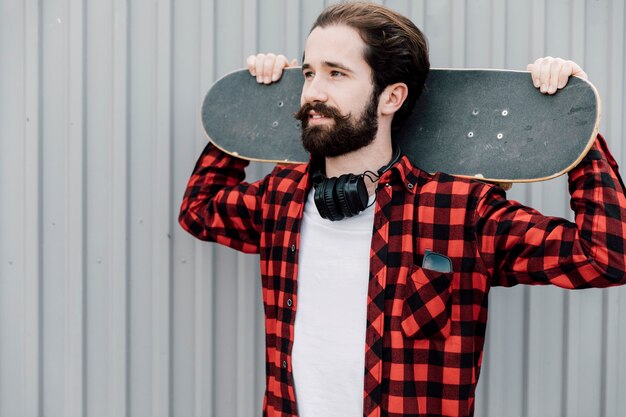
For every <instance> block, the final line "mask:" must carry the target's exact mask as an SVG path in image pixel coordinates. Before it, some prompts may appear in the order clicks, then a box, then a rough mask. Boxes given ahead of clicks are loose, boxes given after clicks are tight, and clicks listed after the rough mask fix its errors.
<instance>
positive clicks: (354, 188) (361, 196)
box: [344, 175, 369, 215]
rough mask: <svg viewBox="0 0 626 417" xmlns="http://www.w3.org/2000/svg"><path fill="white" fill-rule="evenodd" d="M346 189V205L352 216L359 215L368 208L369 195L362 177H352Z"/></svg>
mask: <svg viewBox="0 0 626 417" xmlns="http://www.w3.org/2000/svg"><path fill="white" fill-rule="evenodd" d="M344 189H345V191H344V195H345V199H346V203H347V206H348V207H349V210H350V212H351V213H352V215H355V214H359V213H360V212H362V211H363V210H365V209H366V208H367V202H368V200H369V195H368V193H367V187H366V186H365V181H364V180H363V177H362V176H360V175H350V178H349V181H347V182H346V186H345V187H344Z"/></svg>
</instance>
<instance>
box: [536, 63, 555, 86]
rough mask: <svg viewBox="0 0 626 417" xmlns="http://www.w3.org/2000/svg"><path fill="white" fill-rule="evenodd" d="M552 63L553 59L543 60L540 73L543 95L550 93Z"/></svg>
mask: <svg viewBox="0 0 626 417" xmlns="http://www.w3.org/2000/svg"><path fill="white" fill-rule="evenodd" d="M552 62H553V58H552V57H546V58H544V59H542V60H541V65H540V73H539V91H541V92H542V93H547V92H548V85H549V84H550V67H551V66H552Z"/></svg>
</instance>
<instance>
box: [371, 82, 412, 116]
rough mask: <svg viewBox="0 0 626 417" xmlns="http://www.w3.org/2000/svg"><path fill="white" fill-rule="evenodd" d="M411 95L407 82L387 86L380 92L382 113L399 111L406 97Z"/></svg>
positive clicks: (387, 113)
mask: <svg viewBox="0 0 626 417" xmlns="http://www.w3.org/2000/svg"><path fill="white" fill-rule="evenodd" d="M408 95H409V88H408V87H407V86H406V84H405V83H395V84H391V85H388V86H387V87H385V89H384V90H383V92H382V93H381V94H380V100H379V102H378V106H379V107H378V108H379V110H380V113H381V114H382V115H390V114H394V113H395V112H397V111H398V110H399V109H400V107H402V104H403V103H404V100H406V97H407V96H408Z"/></svg>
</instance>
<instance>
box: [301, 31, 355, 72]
mask: <svg viewBox="0 0 626 417" xmlns="http://www.w3.org/2000/svg"><path fill="white" fill-rule="evenodd" d="M364 49H365V44H364V42H363V40H362V39H361V36H360V35H359V34H358V32H357V31H356V30H355V29H353V28H351V27H348V26H344V25H333V26H328V27H316V28H315V29H313V30H312V31H311V33H310V34H309V36H308V38H307V41H306V45H305V48H304V53H303V55H302V62H303V63H308V64H316V65H321V64H328V63H333V64H339V65H340V66H345V67H346V68H350V67H352V66H353V65H354V64H357V63H358V62H359V61H361V62H363V63H364V62H365V60H364V57H363V52H364Z"/></svg>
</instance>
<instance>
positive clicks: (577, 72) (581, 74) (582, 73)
mask: <svg viewBox="0 0 626 417" xmlns="http://www.w3.org/2000/svg"><path fill="white" fill-rule="evenodd" d="M569 62H571V64H572V75H575V76H577V77H580V78H583V79H585V80H586V79H588V77H587V73H586V72H585V71H583V69H582V68H581V67H580V65H578V64H577V63H575V62H574V61H569Z"/></svg>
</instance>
